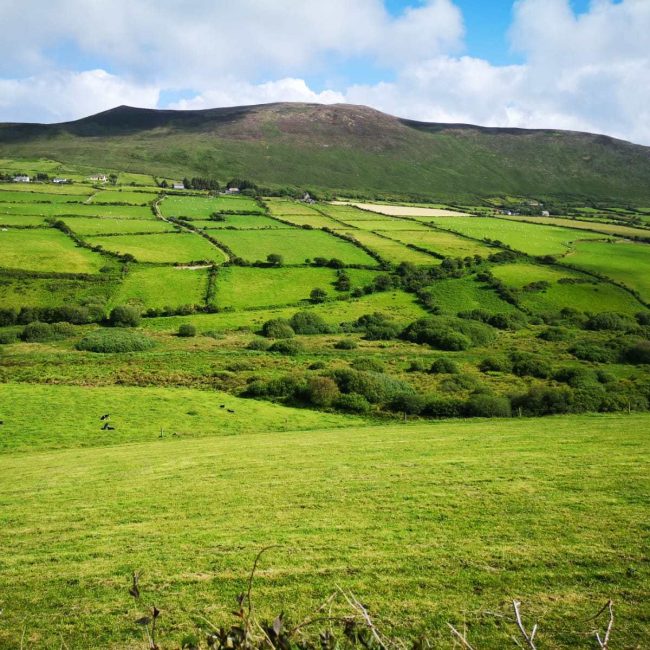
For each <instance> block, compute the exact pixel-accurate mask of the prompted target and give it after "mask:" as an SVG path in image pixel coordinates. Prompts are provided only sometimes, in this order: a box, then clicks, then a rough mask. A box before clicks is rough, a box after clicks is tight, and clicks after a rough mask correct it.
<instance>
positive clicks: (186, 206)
mask: <svg viewBox="0 0 650 650" xmlns="http://www.w3.org/2000/svg"><path fill="white" fill-rule="evenodd" d="M160 210H161V211H162V213H163V214H164V215H165V216H166V217H187V218H189V219H207V218H208V217H209V216H210V215H211V214H212V213H213V212H223V211H225V212H233V211H234V212H248V213H252V214H255V213H258V214H259V213H262V211H263V210H262V208H260V206H259V205H258V204H257V202H256V201H255V200H254V199H250V198H247V197H229V196H219V197H217V198H208V197H200V196H168V197H167V198H166V199H165V200H164V201H162V202H161V204H160Z"/></svg>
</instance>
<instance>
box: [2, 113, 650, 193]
mask: <svg viewBox="0 0 650 650" xmlns="http://www.w3.org/2000/svg"><path fill="white" fill-rule="evenodd" d="M0 155H2V156H6V157H20V156H25V157H46V158H52V159H55V160H59V161H62V162H69V163H75V164H84V165H92V166H95V167H97V166H99V167H101V168H107V169H108V168H111V169H122V170H129V171H137V172H144V173H151V174H154V175H158V176H167V177H181V176H184V175H202V176H210V177H215V178H218V179H220V180H227V179H228V178H230V177H233V176H239V177H246V178H249V179H251V180H253V181H255V182H256V183H258V184H260V185H265V186H270V187H274V186H275V187H277V186H286V185H288V186H294V187H308V188H313V189H316V190H326V191H332V192H341V193H353V192H354V193H359V194H365V195H373V194H395V195H401V196H413V197H423V198H440V199H447V200H449V199H457V200H460V199H462V198H469V197H486V196H498V195H505V194H508V195H517V196H534V197H554V198H562V199H576V200H584V199H591V200H608V201H616V202H626V203H630V202H631V203H638V204H641V203H648V202H650V148H649V147H643V146H640V145H635V144H631V143H629V142H624V141H621V140H616V139H614V138H611V137H607V136H603V135H595V134H590V133H580V132H573V131H561V130H549V129H512V128H493V127H480V126H474V125H467V124H443V123H425V122H417V121H414V120H407V119H402V118H398V117H394V116H391V115H387V114H385V113H382V112H381V111H377V110H375V109H372V108H369V107H367V106H356V105H349V104H333V105H321V104H303V103H274V104H263V105H255V106H236V107H229V108H214V109H207V110H188V111H180V110H156V109H144V108H133V107H129V106H118V107H116V108H113V109H111V110H108V111H104V112H102V113H98V114H96V115H92V116H89V117H85V118H82V119H80V120H76V121H73V122H65V123H60V124H0Z"/></svg>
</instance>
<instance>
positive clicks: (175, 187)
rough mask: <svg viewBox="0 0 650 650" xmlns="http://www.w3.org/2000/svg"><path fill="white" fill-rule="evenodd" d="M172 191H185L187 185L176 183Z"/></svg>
mask: <svg viewBox="0 0 650 650" xmlns="http://www.w3.org/2000/svg"><path fill="white" fill-rule="evenodd" d="M172 189H174V190H184V189H185V185H183V183H174V184H173V185H172Z"/></svg>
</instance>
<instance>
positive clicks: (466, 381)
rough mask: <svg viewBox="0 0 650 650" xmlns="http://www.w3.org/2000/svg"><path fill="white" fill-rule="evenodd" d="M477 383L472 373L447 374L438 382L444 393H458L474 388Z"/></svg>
mask: <svg viewBox="0 0 650 650" xmlns="http://www.w3.org/2000/svg"><path fill="white" fill-rule="evenodd" d="M478 385H479V383H478V381H477V380H476V378H475V377H473V376H472V375H468V374H457V375H449V376H448V377H445V378H444V379H443V380H442V381H441V382H440V390H441V391H443V392H444V393H459V392H461V391H468V390H476V389H477V388H478Z"/></svg>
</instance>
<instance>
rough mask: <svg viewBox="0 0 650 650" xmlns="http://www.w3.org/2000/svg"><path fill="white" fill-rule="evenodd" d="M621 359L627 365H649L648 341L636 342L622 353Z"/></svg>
mask: <svg viewBox="0 0 650 650" xmlns="http://www.w3.org/2000/svg"><path fill="white" fill-rule="evenodd" d="M623 359H624V360H625V361H627V362H628V363H634V364H642V363H650V341H637V342H636V343H633V344H632V345H630V346H628V347H627V348H626V349H625V351H624V352H623Z"/></svg>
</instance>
